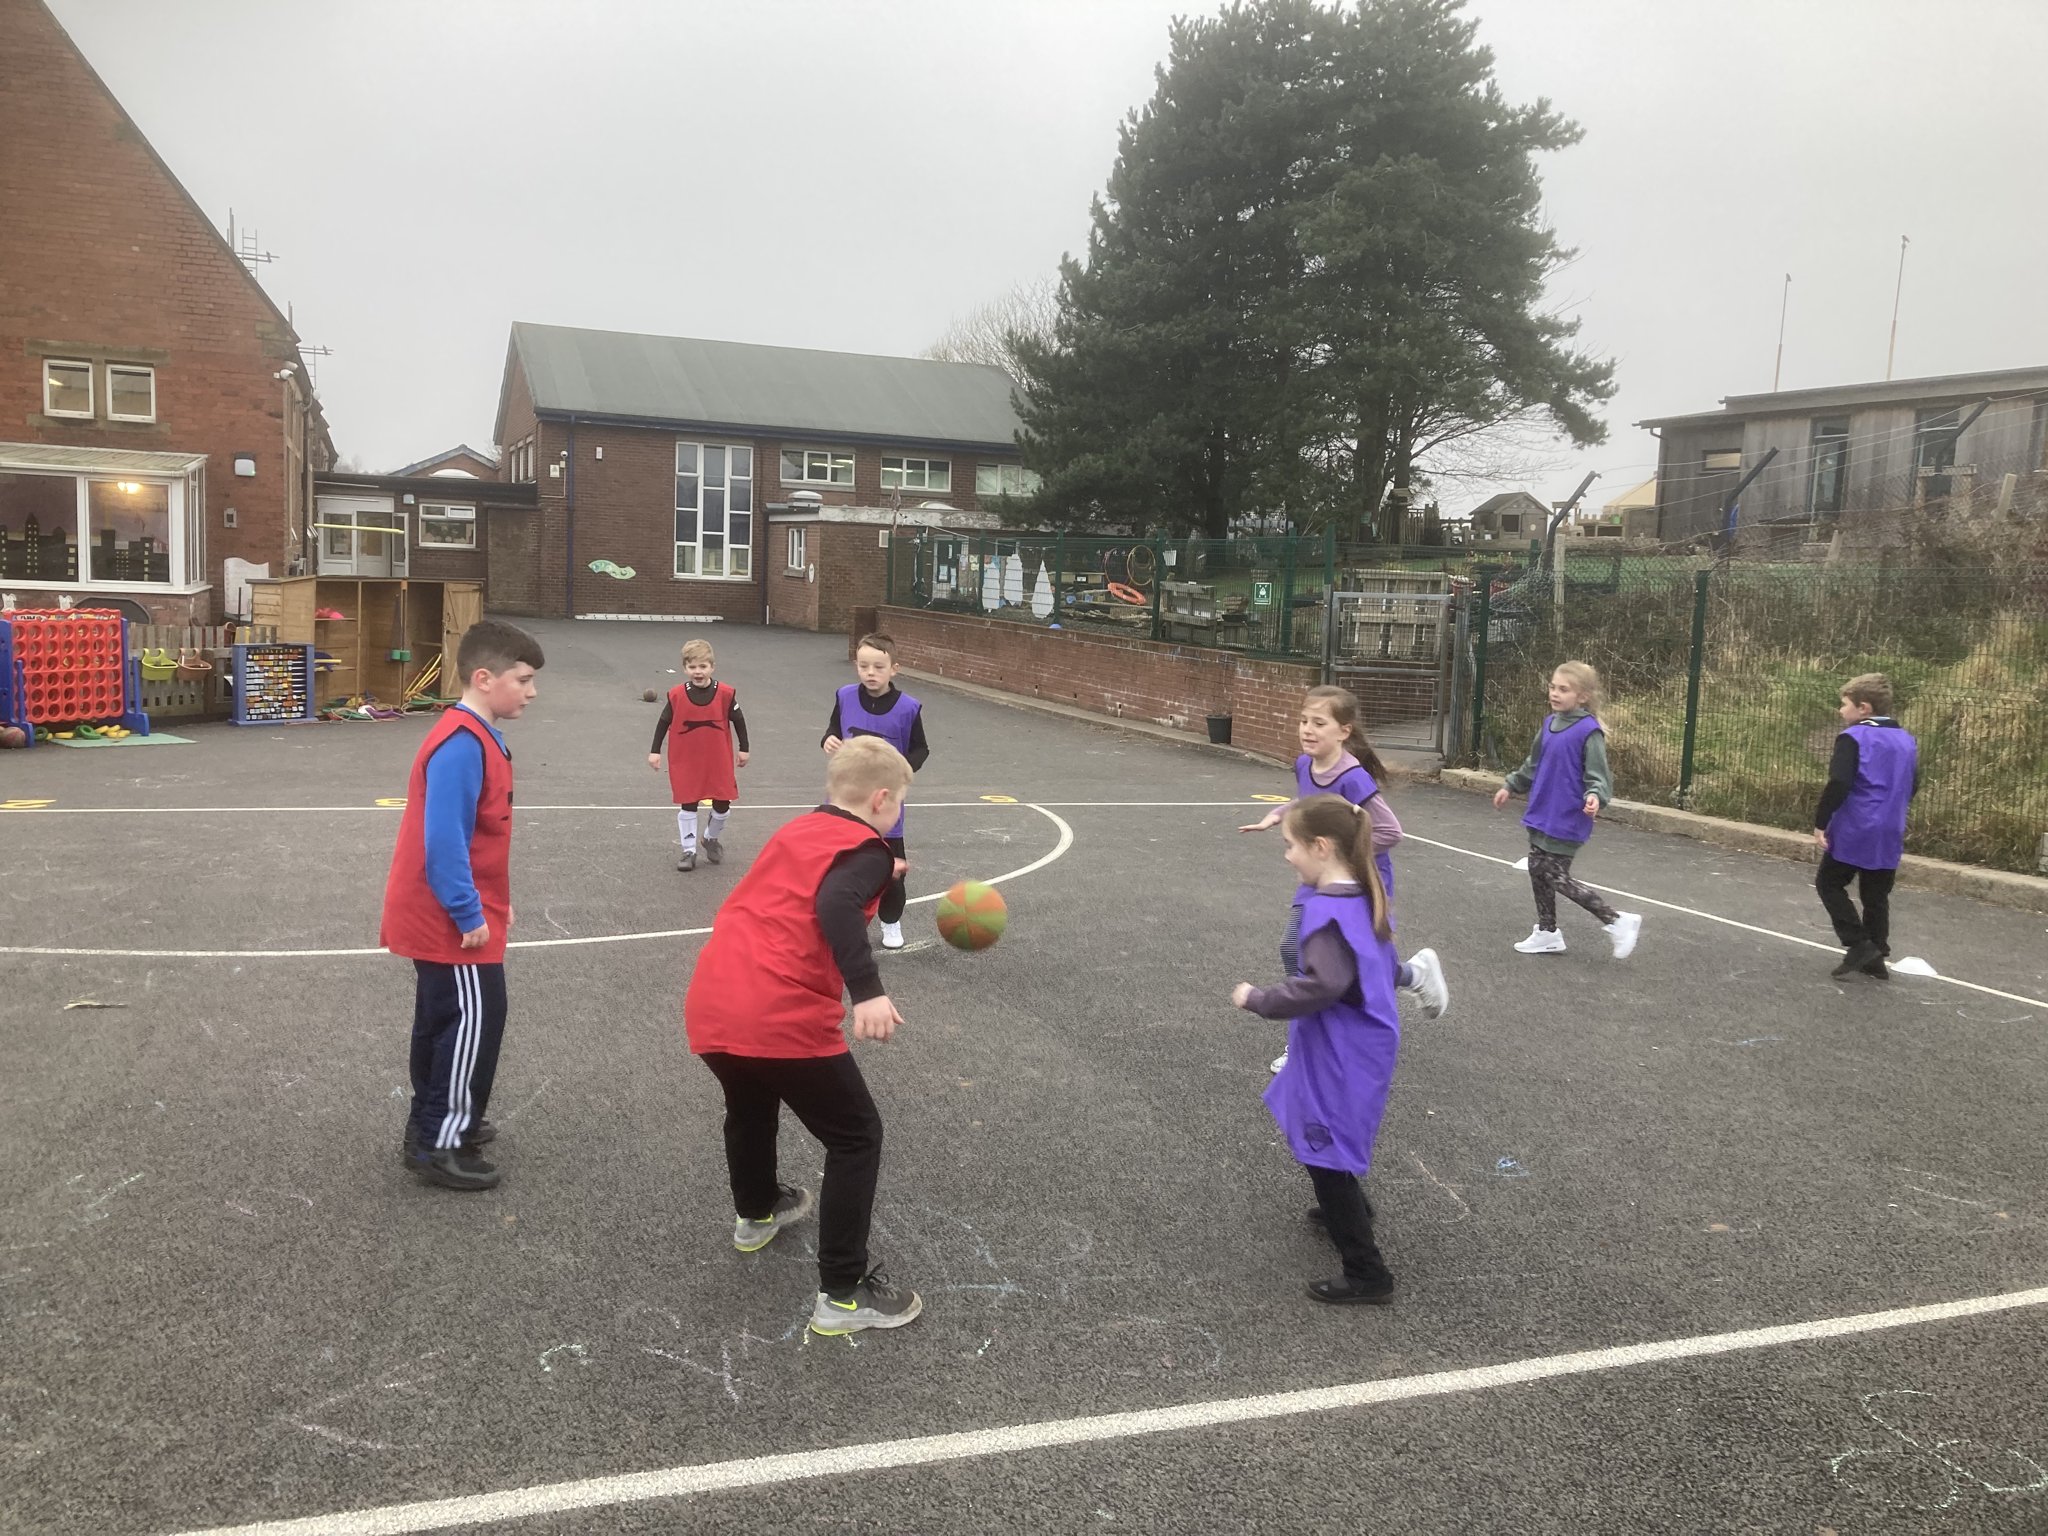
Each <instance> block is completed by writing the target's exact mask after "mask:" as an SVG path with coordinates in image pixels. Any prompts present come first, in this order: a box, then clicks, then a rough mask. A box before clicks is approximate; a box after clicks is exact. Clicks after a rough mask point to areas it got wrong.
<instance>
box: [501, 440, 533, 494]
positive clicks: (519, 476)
mask: <svg viewBox="0 0 2048 1536" xmlns="http://www.w3.org/2000/svg"><path fill="white" fill-rule="evenodd" d="M505 460H506V472H507V473H508V474H509V475H511V477H512V479H513V480H514V481H515V482H518V483H522V484H523V483H524V482H526V481H528V480H531V479H532V478H533V439H532V438H530V437H529V438H526V439H524V440H523V441H521V442H517V443H514V444H513V445H512V446H511V447H510V448H509V449H507V450H506V454H505Z"/></svg>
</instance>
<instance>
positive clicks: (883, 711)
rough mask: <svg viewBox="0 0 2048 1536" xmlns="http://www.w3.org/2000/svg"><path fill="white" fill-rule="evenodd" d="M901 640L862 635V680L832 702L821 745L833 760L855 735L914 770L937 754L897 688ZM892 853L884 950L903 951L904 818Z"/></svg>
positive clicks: (894, 832) (858, 658)
mask: <svg viewBox="0 0 2048 1536" xmlns="http://www.w3.org/2000/svg"><path fill="white" fill-rule="evenodd" d="M896 668H897V663H896V642H895V641H894V640H892V639H890V638H889V637H888V636H887V635H863V636H861V640H860V644H859V645H858V646H857V647H856V648H855V650H854V653H853V672H854V676H855V677H856V678H858V679H859V681H858V682H852V683H848V684H847V685H846V686H845V687H844V688H841V689H840V690H839V691H838V693H836V694H835V695H833V699H832V719H831V722H830V723H829V724H828V725H827V726H826V727H825V739H824V740H823V741H821V742H819V743H818V745H820V746H821V747H823V748H824V749H825V755H826V756H827V757H830V756H831V755H832V754H833V753H835V752H837V751H838V750H839V748H840V745H841V743H843V742H846V741H849V740H851V739H852V738H853V737H855V736H879V737H881V738H882V739H883V740H884V741H886V742H888V743H889V745H890V746H892V747H894V748H895V749H896V750H897V751H898V752H901V753H902V754H903V755H904V756H905V757H906V758H908V759H909V760H910V771H911V772H912V773H915V772H917V771H918V770H919V769H921V768H923V767H924V764H925V759H926V758H928V757H930V756H931V755H932V753H931V748H930V747H928V746H927V745H925V739H924V706H923V705H922V704H920V703H918V701H917V700H916V699H914V698H912V697H911V696H910V695H909V694H907V693H902V692H900V691H898V689H897V687H896ZM888 840H889V851H890V852H891V853H893V854H895V855H896V878H895V879H894V880H892V881H891V882H890V883H889V889H888V890H887V891H886V892H884V893H883V895H882V906H881V912H880V916H881V919H882V948H884V949H901V948H902V947H903V909H904V907H905V906H906V905H907V904H908V903H909V900H910V897H909V893H908V892H907V891H906V890H905V888H904V884H903V874H904V870H905V869H906V868H907V865H906V863H905V858H906V855H905V853H904V846H903V818H902V817H901V816H900V815H899V816H898V817H897V818H896V825H895V826H893V827H891V828H890V829H889V834H888Z"/></svg>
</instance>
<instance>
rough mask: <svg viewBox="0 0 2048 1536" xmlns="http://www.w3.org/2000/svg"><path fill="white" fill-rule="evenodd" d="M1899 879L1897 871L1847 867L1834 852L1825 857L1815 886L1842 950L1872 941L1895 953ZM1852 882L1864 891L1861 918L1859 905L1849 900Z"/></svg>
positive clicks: (1815, 880) (1852, 865)
mask: <svg viewBox="0 0 2048 1536" xmlns="http://www.w3.org/2000/svg"><path fill="white" fill-rule="evenodd" d="M1898 878H1899V872H1898V871H1897V870H1896V869H1864V868H1862V867H1860V866H1859V865H1855V864H1844V863H1843V862H1842V861H1841V860H1840V859H1838V858H1836V857H1835V856H1834V855H1833V854H1831V853H1827V854H1822V855H1821V860H1820V872H1819V873H1818V874H1816V875H1815V876H1814V879H1813V884H1814V888H1815V889H1816V890H1818V891H1819V892H1820V901H1821V905H1822V906H1824V907H1826V908H1827V909H1828V920H1829V921H1830V922H1832V923H1833V924H1834V925H1835V937H1836V938H1838V939H1840V940H1841V941H1842V948H1844V949H1854V948H1855V947H1856V946H1857V945H1858V944H1861V943H1862V942H1863V941H1864V940H1865V939H1868V940H1869V941H1870V942H1871V943H1873V944H1875V945H1876V946H1877V947H1878V948H1879V949H1880V950H1881V951H1883V952H1884V953H1885V954H1887V955H1888V954H1890V953H1891V952H1892V883H1893V882H1894V881H1896V880H1897V879H1898ZM1851 881H1854V882H1855V883H1856V884H1857V885H1858V886H1859V887H1860V888H1861V889H1862V892H1863V914H1862V916H1861V917H1859V916H1857V913H1856V903H1855V902H1853V901H1851V900H1850V899H1849V884H1850V882H1851Z"/></svg>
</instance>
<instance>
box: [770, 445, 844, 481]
mask: <svg viewBox="0 0 2048 1536" xmlns="http://www.w3.org/2000/svg"><path fill="white" fill-rule="evenodd" d="M782 483H783V484H784V485H851V484H853V450H852V449H851V448H785V449H783V450H782Z"/></svg>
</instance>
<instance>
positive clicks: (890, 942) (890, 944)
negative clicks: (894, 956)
mask: <svg viewBox="0 0 2048 1536" xmlns="http://www.w3.org/2000/svg"><path fill="white" fill-rule="evenodd" d="M902 947H903V925H902V924H901V923H884V924H882V948H884V949H901V948H902Z"/></svg>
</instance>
